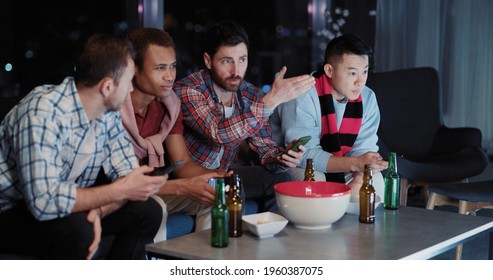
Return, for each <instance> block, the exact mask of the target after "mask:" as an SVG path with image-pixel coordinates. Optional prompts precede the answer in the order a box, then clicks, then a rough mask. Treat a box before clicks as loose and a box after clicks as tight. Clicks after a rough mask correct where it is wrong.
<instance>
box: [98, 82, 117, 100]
mask: <svg viewBox="0 0 493 280" xmlns="http://www.w3.org/2000/svg"><path fill="white" fill-rule="evenodd" d="M114 89H115V83H114V81H113V79H112V78H110V77H105V78H103V79H102V80H101V82H100V83H99V92H100V93H101V94H102V95H103V97H104V98H107V97H108V96H109V95H110V94H111V92H113V90H114Z"/></svg>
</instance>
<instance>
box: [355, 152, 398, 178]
mask: <svg viewBox="0 0 493 280" xmlns="http://www.w3.org/2000/svg"><path fill="white" fill-rule="evenodd" d="M354 159H355V164H354V165H353V168H352V170H351V171H358V172H364V171H365V164H371V169H372V171H373V172H374V173H375V172H380V171H382V170H385V169H387V166H388V164H389V163H388V162H387V161H385V160H383V158H382V156H381V155H380V154H379V153H376V152H366V153H364V154H362V155H360V156H358V157H354Z"/></svg>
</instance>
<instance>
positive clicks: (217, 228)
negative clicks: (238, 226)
mask: <svg viewBox="0 0 493 280" xmlns="http://www.w3.org/2000/svg"><path fill="white" fill-rule="evenodd" d="M211 219H212V227H211V246H212V247H227V246H228V241H229V240H228V238H229V236H228V219H229V211H228V207H227V206H226V195H225V193H224V178H217V179H216V198H215V200H214V205H213V206H212V209H211Z"/></svg>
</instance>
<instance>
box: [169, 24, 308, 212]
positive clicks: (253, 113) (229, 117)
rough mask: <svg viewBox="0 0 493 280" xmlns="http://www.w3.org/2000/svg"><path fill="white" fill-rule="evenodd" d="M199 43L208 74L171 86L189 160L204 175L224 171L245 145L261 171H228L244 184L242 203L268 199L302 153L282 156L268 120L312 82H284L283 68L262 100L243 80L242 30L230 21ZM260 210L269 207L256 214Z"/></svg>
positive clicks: (283, 151) (245, 39) (302, 78)
mask: <svg viewBox="0 0 493 280" xmlns="http://www.w3.org/2000/svg"><path fill="white" fill-rule="evenodd" d="M204 41H205V44H206V46H205V53H204V62H205V65H206V67H207V68H206V69H203V70H200V71H199V72H197V73H193V74H191V75H189V76H188V77H186V78H184V79H182V80H180V81H178V82H177V83H175V86H174V90H175V92H176V94H177V95H178V96H179V97H180V98H181V101H182V111H183V115H184V118H183V121H184V125H185V139H186V143H187V146H188V148H189V150H190V153H191V156H192V158H193V159H195V160H196V161H198V162H200V163H201V164H202V165H203V166H205V167H207V168H209V169H216V168H219V169H222V170H228V169H229V168H231V167H232V166H233V164H234V163H235V161H236V160H237V157H238V151H239V149H240V145H241V144H242V143H243V142H244V141H246V142H247V143H248V145H249V146H250V148H251V149H252V150H253V151H254V152H255V153H257V154H258V157H259V160H260V164H261V165H262V166H263V167H264V168H265V169H264V168H262V167H258V166H248V167H246V166H242V167H238V166H237V167H234V168H233V170H234V171H235V173H239V174H240V175H241V176H242V177H243V179H244V186H245V193H246V198H253V197H266V196H269V197H273V195H274V193H273V190H272V186H273V185H274V184H275V183H277V182H281V181H286V180H289V177H288V176H287V175H286V174H284V172H285V171H286V170H287V169H289V168H292V167H295V166H296V165H298V164H299V162H300V160H301V157H302V154H303V151H304V148H303V147H301V149H300V151H299V152H294V151H288V152H287V153H286V149H285V148H284V147H279V146H276V144H275V141H274V139H273V138H272V134H271V131H270V127H269V117H270V115H271V114H272V112H273V110H274V108H276V106H277V105H279V104H281V103H283V102H286V101H289V100H291V99H293V98H296V97H297V96H299V95H300V94H302V93H303V92H305V91H307V90H308V89H309V88H310V87H312V86H313V85H314V79H313V77H310V76H309V75H302V76H298V77H293V78H289V79H284V74H285V73H286V70H287V69H286V67H283V68H282V69H281V71H280V72H279V74H278V75H277V76H276V78H275V80H274V83H273V85H272V89H271V91H269V92H268V93H267V94H265V95H264V96H263V95H262V93H261V92H260V91H259V90H258V89H257V88H256V87H255V86H253V85H252V84H250V83H248V82H246V81H244V80H243V77H244V75H245V72H246V69H247V66H248V36H247V34H246V32H245V30H244V29H243V28H242V27H241V26H239V25H238V24H237V23H235V22H232V21H224V22H220V23H217V24H216V25H214V26H213V27H212V28H211V29H209V31H208V32H207V34H206V38H205V40H204ZM293 142H294V141H293ZM291 145H293V143H290V144H289V145H288V148H289V147H290V146H291ZM267 170H268V171H267ZM271 201H272V200H271ZM265 208H269V207H267V206H265V207H264V209H260V210H266V209H265Z"/></svg>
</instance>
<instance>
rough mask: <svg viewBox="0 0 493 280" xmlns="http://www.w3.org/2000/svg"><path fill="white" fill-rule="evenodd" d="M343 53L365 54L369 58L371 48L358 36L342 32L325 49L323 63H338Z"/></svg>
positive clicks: (371, 53)
mask: <svg viewBox="0 0 493 280" xmlns="http://www.w3.org/2000/svg"><path fill="white" fill-rule="evenodd" d="M344 54H355V55H367V56H368V59H370V60H371V58H372V55H373V50H372V48H371V47H370V45H368V44H367V43H366V42H365V41H363V39H361V37H360V36H358V35H355V34H343V35H341V36H339V37H336V38H334V39H332V40H331V41H330V42H329V43H328V44H327V48H326V49H325V56H324V64H327V63H328V64H331V65H334V64H336V63H338V62H339V61H340V60H341V59H342V56H343V55H344Z"/></svg>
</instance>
